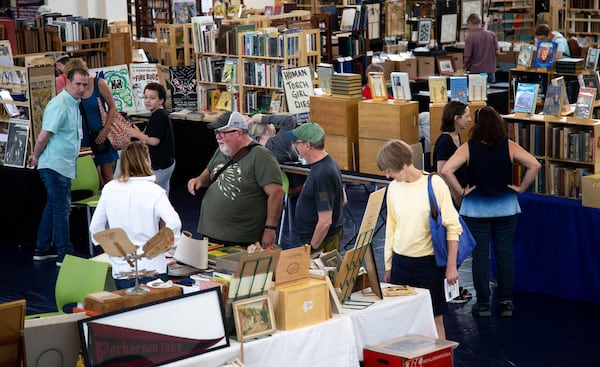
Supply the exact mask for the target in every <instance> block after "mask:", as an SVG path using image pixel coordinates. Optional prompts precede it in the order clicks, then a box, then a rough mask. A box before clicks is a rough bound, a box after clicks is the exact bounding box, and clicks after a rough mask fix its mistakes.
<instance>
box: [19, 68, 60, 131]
mask: <svg viewBox="0 0 600 367" xmlns="http://www.w3.org/2000/svg"><path fill="white" fill-rule="evenodd" d="M29 95H30V97H31V111H30V112H29V119H30V120H31V128H32V131H31V133H32V134H33V141H34V142H35V141H36V140H37V137H38V135H39V133H40V132H41V131H42V117H43V116H44V111H45V110H46V106H47V105H48V102H50V100H51V99H52V98H54V96H55V95H56V87H55V78H54V67H53V66H38V67H35V68H30V69H29ZM23 110H25V111H26V110H27V108H23ZM23 110H21V113H23V112H24V111H23Z"/></svg>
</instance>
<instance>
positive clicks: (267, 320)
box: [231, 295, 277, 341]
mask: <svg viewBox="0 0 600 367" xmlns="http://www.w3.org/2000/svg"><path fill="white" fill-rule="evenodd" d="M231 307H232V310H233V318H234V321H235V331H236V335H237V339H238V340H239V341H243V340H248V339H252V338H257V337H259V336H263V335H268V334H273V333H274V332H275V331H276V330H277V328H276V327H275V314H274V312H273V307H272V306H271V299H270V298H269V296H267V295H264V296H258V297H252V298H247V299H244V300H241V301H235V302H233V303H232V306H231Z"/></svg>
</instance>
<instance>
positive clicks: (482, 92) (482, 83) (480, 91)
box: [469, 73, 487, 101]
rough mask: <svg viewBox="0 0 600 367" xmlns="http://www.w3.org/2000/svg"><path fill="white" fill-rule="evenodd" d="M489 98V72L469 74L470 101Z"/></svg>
mask: <svg viewBox="0 0 600 367" xmlns="http://www.w3.org/2000/svg"><path fill="white" fill-rule="evenodd" d="M485 100H487V74H486V73H480V74H469V101H485Z"/></svg>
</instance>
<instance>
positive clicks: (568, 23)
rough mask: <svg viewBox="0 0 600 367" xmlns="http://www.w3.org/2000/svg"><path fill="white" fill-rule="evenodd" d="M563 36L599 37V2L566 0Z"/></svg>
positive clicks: (594, 0)
mask: <svg viewBox="0 0 600 367" xmlns="http://www.w3.org/2000/svg"><path fill="white" fill-rule="evenodd" d="M565 2H566V15H565V34H564V36H565V38H567V39H569V38H570V37H590V38H591V39H592V42H594V43H597V42H598V40H599V38H600V10H599V6H600V3H599V2H598V0H566V1H565Z"/></svg>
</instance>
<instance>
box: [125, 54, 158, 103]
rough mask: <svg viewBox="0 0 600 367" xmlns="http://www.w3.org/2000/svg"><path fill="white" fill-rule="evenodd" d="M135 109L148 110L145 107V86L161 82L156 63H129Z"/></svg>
mask: <svg viewBox="0 0 600 367" xmlns="http://www.w3.org/2000/svg"><path fill="white" fill-rule="evenodd" d="M129 75H130V80H131V93H132V94H133V111H136V112H140V111H146V107H144V88H145V87H146V85H147V84H148V83H159V78H158V69H157V68H156V64H148V63H142V64H129Z"/></svg>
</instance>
